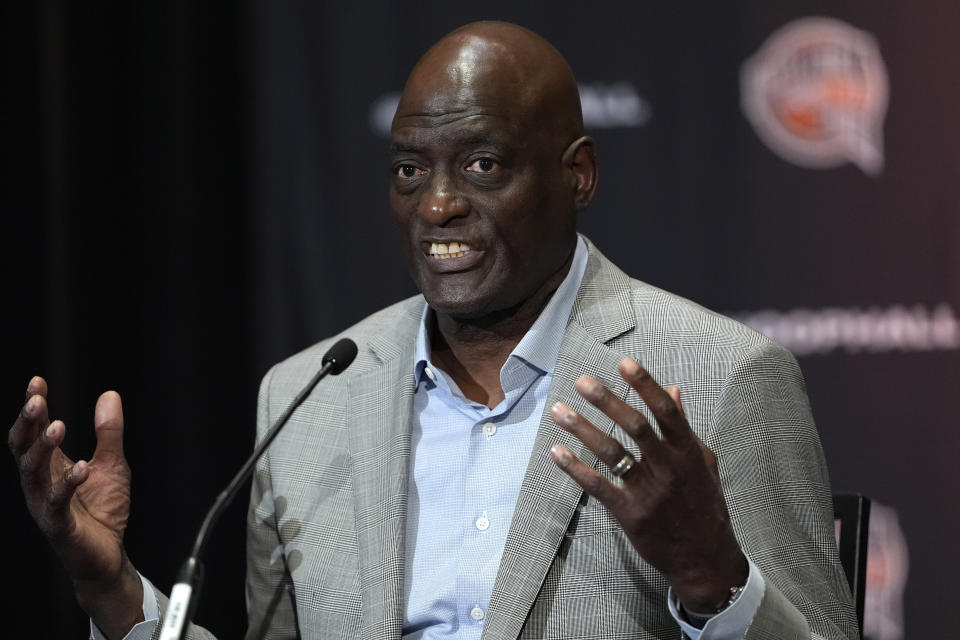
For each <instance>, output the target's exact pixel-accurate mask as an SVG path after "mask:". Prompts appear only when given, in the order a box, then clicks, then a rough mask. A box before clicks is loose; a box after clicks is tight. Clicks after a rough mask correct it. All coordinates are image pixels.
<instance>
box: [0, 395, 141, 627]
mask: <svg viewBox="0 0 960 640" xmlns="http://www.w3.org/2000/svg"><path fill="white" fill-rule="evenodd" d="M46 396H47V383H46V381H45V380H44V379H43V378H40V377H35V378H33V379H32V380H30V383H29V385H28V386H27V400H26V403H25V404H24V405H23V408H22V409H21V410H20V415H18V416H17V419H16V421H15V422H14V423H13V426H12V427H11V429H10V433H9V436H8V444H9V446H10V451H11V452H12V453H13V456H14V458H16V460H17V465H18V467H19V469H20V484H21V487H22V488H23V495H24V498H25V499H26V503H27V509H28V510H29V511H30V515H31V516H33V519H34V521H36V523H37V525H38V526H39V527H40V530H41V531H42V532H43V534H44V535H45V536H46V537H47V539H48V540H49V541H50V544H51V545H52V546H53V548H54V550H55V551H56V553H57V555H58V556H59V557H60V560H61V561H62V563H63V565H64V567H65V568H66V570H67V573H68V575H69V576H70V578H71V580H72V581H73V585H74V590H75V592H76V595H77V600H78V601H79V603H80V605H81V607H83V608H84V610H86V611H87V613H88V614H89V615H90V616H91V617H93V619H94V621H96V622H97V624H98V625H99V626H100V628H101V629H102V630H103V631H104V632H105V633H107V635H108V636H110V637H114V636H122V635H124V634H125V633H126V630H128V629H129V628H130V627H131V626H133V624H135V623H136V622H137V621H138V620H140V619H142V607H141V603H142V597H143V594H142V586H141V582H140V579H139V576H138V575H137V573H136V570H135V569H134V568H133V566H132V565H131V563H130V561H129V559H128V558H127V554H126V551H125V550H124V547H123V533H124V530H125V529H126V526H127V518H128V516H129V514H130V468H129V466H128V465H127V461H126V458H124V455H123V409H122V406H121V403H120V396H119V395H118V394H117V393H116V392H114V391H107V392H106V393H104V394H103V395H101V396H100V398H99V400H98V401H97V406H96V410H95V413H94V421H93V422H94V428H95V429H96V434H97V446H96V449H95V451H94V454H93V457H92V458H91V459H90V460H89V462H87V461H84V460H79V461H77V462H76V463H74V462H73V461H72V460H71V459H70V458H69V457H67V455H66V454H65V453H64V452H63V450H62V449H61V448H60V444H61V443H62V442H63V439H64V436H65V435H66V425H64V423H63V422H62V421H61V420H54V421H52V422H51V421H50V418H49V412H48V407H47V398H46Z"/></svg>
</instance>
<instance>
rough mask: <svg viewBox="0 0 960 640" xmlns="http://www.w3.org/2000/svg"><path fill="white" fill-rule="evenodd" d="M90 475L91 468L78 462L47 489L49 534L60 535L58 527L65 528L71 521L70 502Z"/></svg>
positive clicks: (45, 515) (46, 510)
mask: <svg viewBox="0 0 960 640" xmlns="http://www.w3.org/2000/svg"><path fill="white" fill-rule="evenodd" d="M89 475H90V466H89V465H88V464H87V463H86V462H84V461H83V460H78V461H77V463H76V464H74V465H73V466H72V467H70V468H69V469H68V470H67V472H66V473H65V474H63V477H62V478H61V479H60V480H59V481H58V482H55V483H53V485H51V486H50V487H49V488H48V489H47V494H46V505H45V509H44V519H45V521H46V523H47V527H48V533H49V534H51V535H56V534H57V533H59V531H58V530H57V528H58V525H60V526H63V525H65V523H67V522H68V521H69V520H68V518H69V510H70V500H71V499H72V498H73V494H74V493H75V492H76V490H77V487H79V486H80V485H81V484H83V483H84V481H85V480H86V479H87V477H88V476H89Z"/></svg>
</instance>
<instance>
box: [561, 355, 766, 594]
mask: <svg viewBox="0 0 960 640" xmlns="http://www.w3.org/2000/svg"><path fill="white" fill-rule="evenodd" d="M619 369H620V375H621V376H622V377H623V379H624V380H626V382H627V383H628V384H630V386H631V387H633V388H634V389H635V390H636V391H637V393H638V394H639V395H640V398H641V399H642V400H643V402H644V403H645V404H646V405H647V407H648V408H649V409H650V411H651V413H652V414H653V416H654V417H655V418H656V420H657V424H658V426H659V427H660V432H661V434H662V437H661V436H658V435H657V434H656V432H655V431H654V430H653V428H652V427H651V425H650V423H649V422H648V421H647V420H646V418H645V417H644V416H643V414H642V413H640V412H639V411H637V410H636V409H634V408H633V407H631V406H629V405H628V404H627V403H625V402H624V401H622V400H621V399H620V398H618V397H617V396H616V395H614V394H613V393H611V392H610V391H609V390H608V389H606V388H605V387H603V386H602V385H601V384H600V383H599V382H597V381H596V380H594V379H593V378H590V377H582V378H579V379H578V380H577V381H576V383H575V387H576V389H577V391H578V392H579V393H580V395H582V396H583V397H584V398H585V399H586V400H587V401H588V402H590V403H591V404H593V405H594V406H596V407H597V408H598V409H600V410H601V411H602V412H603V413H605V414H606V415H607V416H609V417H610V419H611V420H613V421H614V422H615V423H616V424H618V425H620V427H621V428H622V429H623V430H624V431H625V432H626V433H627V434H629V435H630V437H631V438H632V439H633V440H634V442H636V444H637V447H638V448H639V449H640V451H641V453H642V456H641V459H639V460H634V459H633V457H632V456H630V454H629V453H627V451H626V450H625V449H624V448H623V446H622V445H621V444H620V443H619V442H617V441H616V440H615V439H614V438H612V437H610V436H607V435H605V434H604V433H602V432H601V431H600V430H599V429H597V428H596V427H595V426H593V425H592V424H590V422H588V421H587V420H586V419H585V418H583V416H581V415H579V414H577V413H576V412H574V411H573V410H572V409H571V408H570V407H569V406H567V405H565V404H563V403H557V404H556V405H554V406H553V408H552V409H551V411H552V415H553V418H554V420H555V421H556V422H557V424H559V425H560V426H561V427H563V428H564V429H566V430H567V431H569V432H570V433H572V434H573V435H575V436H576V437H577V438H579V439H580V440H581V441H583V443H584V444H586V445H587V446H588V447H589V448H590V449H591V450H592V451H593V452H594V453H595V454H596V455H597V457H598V458H599V459H600V461H601V462H603V463H605V464H607V465H608V466H609V467H610V468H611V469H613V470H614V471H615V475H620V479H621V483H620V484H615V483H612V482H610V481H609V480H607V479H606V478H605V477H604V476H603V475H601V474H600V473H599V472H598V471H596V470H595V469H591V468H590V467H588V466H587V465H585V464H584V463H583V462H581V461H580V460H579V459H577V458H576V457H575V456H574V455H573V454H572V453H571V452H570V450H569V449H568V448H566V447H564V446H561V445H557V446H556V447H554V448H553V449H552V450H551V456H552V457H553V460H554V462H556V464H557V465H558V466H560V467H561V468H562V469H563V470H564V471H566V472H567V473H568V474H569V475H570V476H571V477H572V478H573V479H574V480H576V481H577V483H579V484H580V486H582V487H583V488H584V490H585V491H587V493H589V494H590V495H592V496H593V497H595V498H596V499H597V500H599V501H600V502H601V503H603V504H604V505H605V506H606V507H607V508H608V509H609V510H610V511H611V512H612V513H613V515H614V516H615V517H616V518H617V520H618V521H619V522H620V524H621V525H622V527H623V530H624V532H625V533H626V534H627V537H628V538H629V539H630V542H631V543H632V544H633V546H634V548H635V549H636V550H637V552H638V553H639V554H640V555H641V556H642V557H643V558H644V559H645V560H646V561H647V562H649V563H650V564H651V565H653V566H654V567H655V568H656V569H657V570H659V571H660V572H661V573H662V574H663V576H664V577H665V578H666V579H667V581H668V582H669V583H670V585H671V586H672V587H673V589H674V592H675V593H676V595H677V597H678V598H679V600H680V602H681V603H682V604H683V605H684V607H685V608H686V609H687V610H688V611H694V612H698V613H712V612H714V611H716V610H717V609H719V608H721V607H722V606H723V605H724V604H725V602H726V600H727V597H728V596H729V593H730V588H731V587H735V586H742V585H743V584H744V583H745V582H746V580H747V574H748V566H747V562H746V558H745V557H744V555H743V552H742V551H741V550H740V546H739V544H738V543H737V540H736V538H735V537H734V534H733V530H732V528H731V526H730V516H729V514H728V512H727V506H726V503H725V502H724V499H723V493H722V492H721V489H720V482H719V477H718V475H717V471H716V458H715V456H714V455H713V452H712V451H710V449H708V448H707V447H706V445H704V444H703V442H701V441H700V439H699V438H698V437H697V435H696V434H695V433H694V432H693V430H692V429H691V428H690V425H689V424H688V423H687V420H686V417H685V416H684V414H683V411H682V408H681V405H680V404H679V390H676V389H675V388H674V389H671V391H672V395H671V393H670V392H668V391H667V390H664V389H662V388H661V387H660V386H659V385H658V384H657V383H656V381H654V380H653V378H652V377H650V375H649V374H648V373H647V372H646V371H645V370H644V369H643V368H642V367H640V366H639V365H638V364H637V363H636V362H634V361H633V360H630V359H624V360H621V361H620V367H619ZM625 456H627V457H626V458H625ZM621 461H622V462H621ZM631 462H632V464H631ZM618 463H619V467H618Z"/></svg>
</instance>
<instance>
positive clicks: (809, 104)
mask: <svg viewBox="0 0 960 640" xmlns="http://www.w3.org/2000/svg"><path fill="white" fill-rule="evenodd" d="M740 85H741V86H740V91H741V104H742V107H743V110H744V113H745V114H746V116H747V119H748V120H749V121H750V123H751V124H752V125H753V128H754V130H755V131H756V132H757V135H758V136H759V137H760V139H761V140H763V142H764V143H765V144H766V145H767V146H768V147H769V148H770V149H771V150H772V151H774V152H775V153H776V154H778V155H779V156H780V157H782V158H783V159H785V160H787V161H788V162H792V163H793V164H796V165H799V166H801V167H808V168H813V169H829V168H833V167H838V166H840V165H843V164H845V163H847V162H852V163H853V164H855V165H857V166H858V167H860V168H861V169H862V170H863V171H864V172H865V173H867V174H868V175H871V176H875V175H878V174H879V173H880V172H881V171H882V170H883V164H884V158H883V120H884V117H885V116H886V112H887V101H888V91H889V89H888V80H887V70H886V67H885V66H884V64H883V60H882V58H881V57H880V49H879V47H878V46H877V41H876V39H875V38H874V37H873V36H872V35H871V34H869V33H867V32H866V31H862V30H860V29H857V28H855V27H853V26H851V25H849V24H847V23H845V22H841V21H840V20H835V19H833V18H822V17H814V18H801V19H800V20H795V21H793V22H790V23H788V24H786V25H785V26H783V27H781V28H780V29H778V30H777V31H776V32H774V33H773V34H772V35H771V36H770V37H769V38H768V39H767V40H766V42H764V44H763V46H762V47H761V48H760V50H759V51H757V53H756V54H755V55H754V56H753V57H751V58H749V59H748V60H747V61H746V62H744V63H743V67H742V69H741V73H740Z"/></svg>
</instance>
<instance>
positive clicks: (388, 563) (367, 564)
mask: <svg viewBox="0 0 960 640" xmlns="http://www.w3.org/2000/svg"><path fill="white" fill-rule="evenodd" d="M418 319H419V316H418V317H417V318H416V319H413V322H414V328H413V333H412V337H411V336H409V335H405V334H406V333H409V331H400V332H398V333H399V334H401V336H402V337H401V339H400V340H398V341H396V342H392V341H388V340H387V338H385V337H381V338H380V339H378V340H375V341H373V342H372V343H371V344H370V345H369V346H370V348H371V350H372V351H373V352H374V354H375V356H376V357H377V358H378V359H379V360H380V361H381V363H382V364H381V366H379V367H374V368H373V369H372V370H370V371H368V372H366V373H364V374H363V375H361V376H358V377H357V378H355V379H353V380H351V383H350V400H349V402H348V404H347V407H349V410H350V411H351V414H350V415H349V416H348V418H347V419H348V422H349V425H350V454H351V473H352V479H353V495H354V507H355V509H356V522H357V538H358V550H359V552H360V589H361V594H362V603H363V615H362V621H363V622H362V625H363V626H362V629H361V633H360V637H362V638H369V639H383V640H396V639H398V638H400V635H401V629H402V626H403V563H404V521H405V518H406V511H407V474H408V465H409V461H410V426H409V423H410V413H411V410H412V403H413V392H414V376H413V347H414V342H415V340H416V322H417V321H418Z"/></svg>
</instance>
